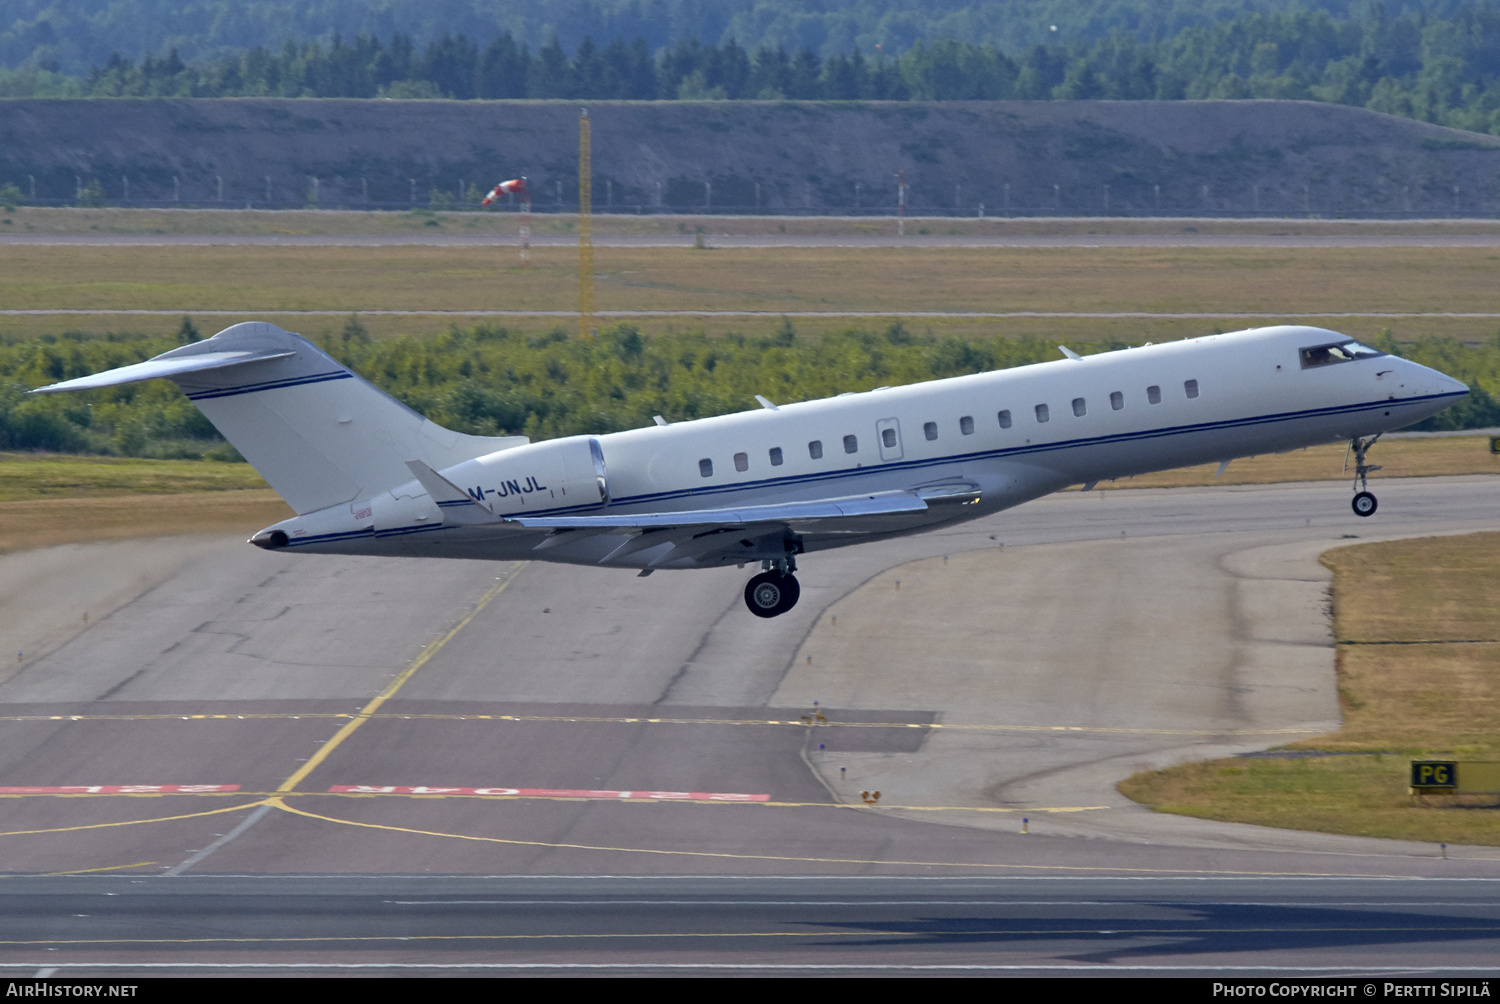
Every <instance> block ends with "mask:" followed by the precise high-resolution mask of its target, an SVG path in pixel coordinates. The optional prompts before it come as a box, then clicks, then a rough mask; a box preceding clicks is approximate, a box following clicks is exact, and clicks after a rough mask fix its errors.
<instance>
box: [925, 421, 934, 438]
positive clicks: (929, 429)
mask: <svg viewBox="0 0 1500 1004" xmlns="http://www.w3.org/2000/svg"><path fill="white" fill-rule="evenodd" d="M922 435H924V436H926V437H927V438H928V439H936V438H937V423H936V422H927V423H926V424H924V425H923V426H922Z"/></svg>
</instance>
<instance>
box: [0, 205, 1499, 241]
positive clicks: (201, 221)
mask: <svg viewBox="0 0 1500 1004" xmlns="http://www.w3.org/2000/svg"><path fill="white" fill-rule="evenodd" d="M552 208H554V207H552V206H550V205H548V204H545V203H541V202H538V203H536V205H535V207H534V209H535V210H536V211H535V212H534V214H533V217H532V230H533V232H535V233H539V234H570V233H576V232H577V219H578V217H577V216H576V215H575V214H573V213H554V212H552V211H551V210H552ZM594 209H595V212H594V229H595V232H596V233H599V234H629V235H641V236H652V235H659V234H684V233H686V234H692V233H695V232H696V231H697V230H698V228H699V227H702V228H703V230H704V231H705V233H707V234H709V235H713V234H737V235H762V234H790V235H799V234H815V235H819V236H840V235H850V236H858V235H861V234H870V233H885V234H894V233H895V232H896V221H895V219H893V218H891V217H889V216H878V217H867V216H716V215H709V216H703V215H694V214H680V213H668V214H661V215H650V214H647V215H638V214H634V213H612V212H610V211H609V210H608V208H607V207H605V206H603V205H597V206H595V207H594ZM7 219H8V220H10V222H9V223H5V222H3V221H4V220H7ZM429 221H433V222H429ZM906 222H907V232H908V233H911V234H915V233H918V232H919V231H922V230H926V231H929V232H931V233H934V234H959V235H964V236H970V235H973V236H982V235H1008V236H1039V237H1050V236H1059V235H1066V234H1179V233H1183V232H1185V231H1187V232H1192V233H1200V234H1268V235H1278V236H1280V235H1289V234H1295V235H1323V236H1326V235H1329V234H1351V233H1352V234H1414V233H1416V234H1494V233H1500V221H1496V220H1482V219H1475V220H1337V219H1318V218H1307V219H1254V220H1251V219H1200V218H1176V217H1165V218H1160V219H1128V218H1124V217H1077V218H1073V217H1042V218H1032V219H1026V218H1013V217H1012V218H1008V217H996V216H993V215H991V216H988V217H985V218H983V219H979V218H977V217H973V216H935V217H918V216H912V217H908V218H907V221H906ZM519 223H520V218H519V216H518V215H517V214H516V213H514V212H512V211H510V210H508V209H507V210H505V211H496V210H486V211H482V212H461V213H460V212H437V213H433V212H424V211H417V212H354V211H345V210H333V209H324V210H274V211H271V210H254V209H252V210H244V209H230V210H223V209H198V208H188V209H113V208H110V209H106V208H99V209H90V208H71V207H67V208H64V207H58V208H44V207H27V206H19V207H17V208H16V209H15V210H13V211H9V212H3V213H0V228H3V232H15V233H38V234H138V235H150V234H289V235H290V234H298V235H327V234H335V235H349V234H371V235H389V234H410V233H426V232H430V231H433V230H437V231H438V232H440V233H455V232H456V233H469V232H474V233H494V234H514V233H516V232H517V228H518V226H519Z"/></svg>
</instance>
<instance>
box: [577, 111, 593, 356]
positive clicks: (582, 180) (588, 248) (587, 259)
mask: <svg viewBox="0 0 1500 1004" xmlns="http://www.w3.org/2000/svg"><path fill="white" fill-rule="evenodd" d="M593 161H594V157H593V150H592V148H591V144H590V138H589V110H588V109H587V108H584V109H582V110H581V112H580V113H579V115H578V337H579V338H593V337H594V231H593V225H594V211H593V210H594V207H593V201H594V185H593V178H592V174H593Z"/></svg>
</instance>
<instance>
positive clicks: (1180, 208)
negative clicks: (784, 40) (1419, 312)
mask: <svg viewBox="0 0 1500 1004" xmlns="http://www.w3.org/2000/svg"><path fill="white" fill-rule="evenodd" d="M587 104H588V108H589V110H590V114H591V121H592V124H593V151H594V153H593V157H594V160H593V163H594V170H593V175H594V189H593V191H594V196H593V197H594V205H595V207H596V208H597V209H600V210H603V209H614V210H616V211H620V210H625V211H630V210H633V209H635V208H636V207H640V209H641V210H642V211H644V212H651V211H653V210H655V209H662V208H664V209H669V210H677V211H684V210H701V209H703V208H705V207H707V208H709V209H710V210H714V211H734V210H741V211H753V210H754V209H755V208H756V207H757V206H758V207H760V208H761V209H768V210H773V211H780V212H788V211H791V212H797V211H809V210H814V211H818V210H821V211H828V210H833V211H841V212H842V211H851V210H865V211H875V210H883V211H885V212H894V206H895V201H896V175H897V172H898V171H903V172H904V173H905V178H906V182H907V186H908V189H907V203H908V206H909V208H910V210H911V211H912V212H917V213H934V212H961V213H964V214H977V213H979V212H980V207H981V206H983V211H984V212H986V213H988V214H993V215H1001V214H1006V213H1011V214H1049V215H1050V214H1053V213H1060V214H1079V215H1101V214H1102V215H1110V214H1127V213H1128V214H1133V215H1142V214H1153V213H1158V212H1159V213H1163V214H1173V215H1175V214H1215V213H1233V214H1251V213H1256V212H1259V213H1278V214H1290V215H1304V216H1305V215H1308V214H1321V215H1325V216H1330V215H1364V214H1382V215H1383V214H1407V213H1410V214H1418V215H1449V214H1464V215H1483V214H1491V213H1494V212H1497V211H1500V177H1497V171H1500V137H1493V136H1484V135H1479V134H1476V133H1466V132H1461V131H1458V130H1453V129H1445V128H1442V127H1439V126H1432V125H1426V124H1424V123H1419V122H1413V121H1409V120H1406V119H1400V118H1395V117H1392V116H1388V115H1381V114H1378V113H1375V112H1370V111H1365V110H1363V109H1358V108H1347V107H1343V106H1339V105H1327V104H1318V103H1314V102H1299V101H1233V102H1231V101H1176V102H1111V101H1084V102H1005V101H1000V102H963V103H934V104H922V103H848V104H825V103H806V102H726V101H720V102H662V103H652V102H614V103H611V102H589V103H587ZM579 107H580V106H579V105H578V104H575V103H572V102H504V101H494V102H491V101H469V102H459V101H380V100H370V101H361V100H323V99H304V100H278V99H220V100H214V99H185V100H94V101H45V100H24V101H0V184H3V183H5V182H12V183H14V184H16V185H17V186H18V187H19V188H20V189H21V191H22V192H23V194H25V195H30V194H32V193H33V192H34V193H35V196H36V198H37V199H39V200H66V201H73V200H75V199H76V198H77V193H78V191H79V189H80V187H82V186H87V185H88V183H89V182H90V180H97V181H98V182H99V185H100V189H101V190H102V196H103V198H104V199H105V200H107V201H109V202H111V203H117V202H120V201H121V200H128V203H129V204H143V203H146V202H154V203H157V204H163V203H165V204H172V203H174V202H175V203H176V204H180V205H198V206H208V207H212V206H220V205H222V206H233V207H244V206H246V205H255V206H268V205H269V206H303V205H307V204H310V203H316V204H317V205H320V206H323V207H328V208H334V207H348V208H361V207H364V206H372V207H373V206H376V205H381V206H400V207H403V208H404V207H406V206H409V205H411V204H412V203H413V200H415V202H416V204H418V205H425V204H427V202H428V201H429V193H431V192H432V191H434V190H435V191H437V192H440V193H447V194H450V195H452V196H455V197H456V196H457V195H458V194H459V192H460V191H464V192H467V191H468V190H469V187H470V186H471V185H473V186H479V187H488V186H489V185H492V184H493V183H494V182H495V181H496V180H498V179H500V178H502V177H513V176H516V175H526V176H528V177H529V178H530V180H531V186H532V189H533V191H534V193H535V194H534V203H535V208H536V209H537V210H538V211H542V212H545V211H549V210H553V209H556V208H560V207H568V206H575V207H576V203H577V198H578V195H577V192H578V189H577V152H578V109H579Z"/></svg>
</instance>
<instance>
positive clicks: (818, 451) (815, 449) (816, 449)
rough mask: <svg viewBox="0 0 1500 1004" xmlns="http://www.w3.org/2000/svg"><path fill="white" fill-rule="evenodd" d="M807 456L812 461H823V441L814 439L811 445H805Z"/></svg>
mask: <svg viewBox="0 0 1500 1004" xmlns="http://www.w3.org/2000/svg"><path fill="white" fill-rule="evenodd" d="M807 455H808V456H809V457H812V458H813V459H814V460H822V459H823V441H822V440H821V439H814V440H813V441H812V442H811V443H808V444H807Z"/></svg>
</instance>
